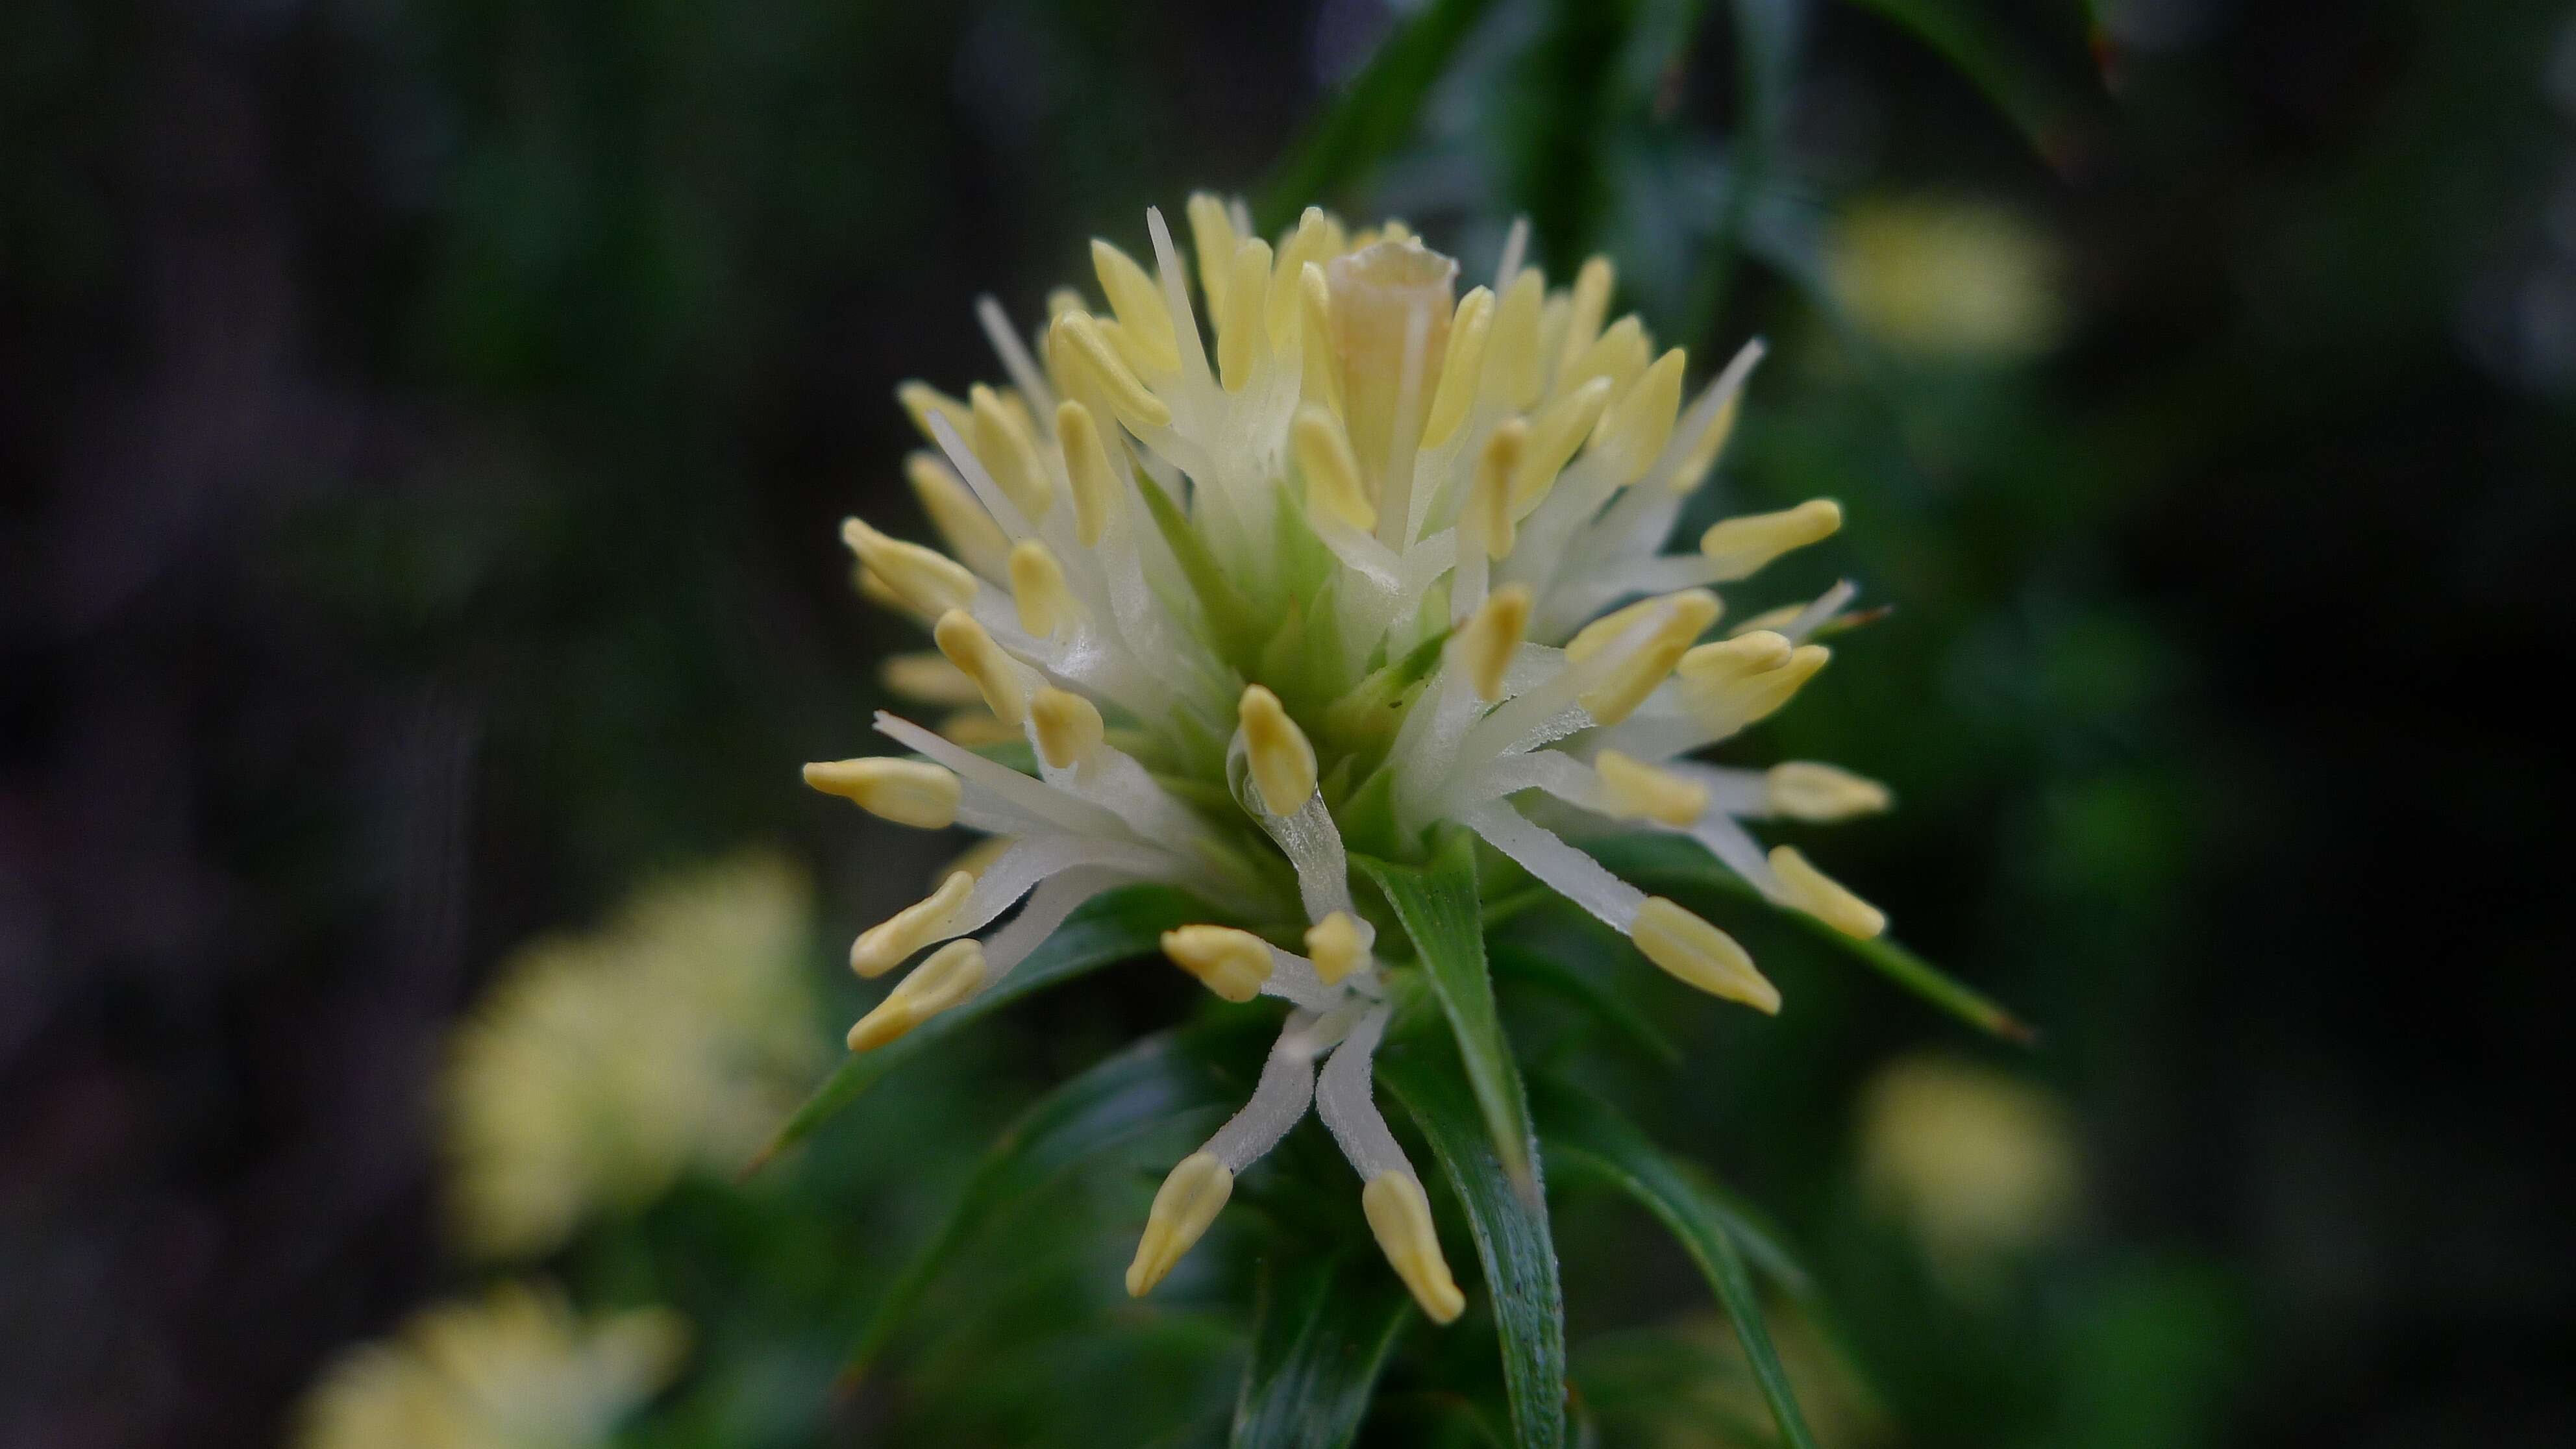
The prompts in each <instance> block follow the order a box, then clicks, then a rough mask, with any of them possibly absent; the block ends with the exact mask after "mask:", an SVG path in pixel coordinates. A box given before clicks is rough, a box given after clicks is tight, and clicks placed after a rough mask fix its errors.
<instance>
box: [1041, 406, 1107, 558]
mask: <svg viewBox="0 0 2576 1449" xmlns="http://www.w3.org/2000/svg"><path fill="white" fill-rule="evenodd" d="M1055 436H1056V441H1058V442H1059V443H1062V444H1063V445H1064V466H1065V473H1066V475H1067V477H1068V478H1069V480H1070V481H1071V482H1072V484H1073V529H1074V537H1075V538H1076V539H1078V540H1080V542H1081V544H1082V546H1083V547H1084V548H1090V547H1092V546H1093V545H1095V544H1097V543H1099V542H1100V536H1101V534H1103V533H1105V532H1107V531H1108V528H1109V520H1110V517H1111V515H1112V514H1113V513H1114V512H1115V511H1116V510H1117V507H1118V499H1119V496H1120V495H1119V490H1118V474H1117V472H1116V471H1115V470H1113V469H1112V468H1111V467H1110V466H1109V448H1108V445H1107V444H1106V443H1103V442H1102V441H1101V438H1100V422H1099V420H1098V419H1096V418H1094V417H1093V416H1092V415H1091V409H1089V408H1087V407H1084V406H1083V405H1082V404H1080V403H1078V402H1075V401H1073V400H1071V399H1069V398H1068V399H1066V400H1065V401H1063V402H1060V403H1058V404H1056V407H1055Z"/></svg>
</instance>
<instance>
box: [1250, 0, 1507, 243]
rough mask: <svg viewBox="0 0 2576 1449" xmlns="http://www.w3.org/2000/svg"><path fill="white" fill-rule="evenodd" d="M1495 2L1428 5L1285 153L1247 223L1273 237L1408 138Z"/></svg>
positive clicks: (1443, 0)
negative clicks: (1431, 94)
mask: <svg viewBox="0 0 2576 1449" xmlns="http://www.w3.org/2000/svg"><path fill="white" fill-rule="evenodd" d="M1492 7H1493V0H1431V3H1430V4H1428V5H1425V6H1423V7H1422V9H1421V11H1420V12H1419V13H1417V14H1416V15H1414V17H1413V18H1412V19H1410V20H1408V21H1405V22H1404V24H1403V28H1402V29H1400V30H1398V31H1396V32H1395V33H1394V34H1393V35H1390V36H1388V37H1387V38H1386V40H1385V42H1384V43H1382V44H1381V45H1379V46H1378V49H1377V54H1376V55H1374V56H1371V57H1370V58H1369V62H1368V65H1367V66H1366V67H1365V68H1363V69H1362V70H1361V71H1360V73H1359V75H1358V77H1357V78H1356V79H1354V80H1353V81H1352V82H1351V83H1350V85H1349V86H1347V87H1345V88H1344V89H1343V91H1342V94H1341V95H1340V96H1339V97H1338V98H1336V99H1335V100H1334V101H1333V103H1332V105H1331V106H1330V107H1329V108H1328V109H1327V110H1326V111H1325V112H1324V114H1323V115H1322V116H1321V117H1320V118H1319V119H1317V120H1316V122H1315V124H1314V125H1313V126H1312V127H1311V128H1310V129H1308V131H1307V132H1306V134H1305V135H1304V136H1303V137H1301V138H1300V139H1299V140H1298V141H1297V143H1296V144H1295V145H1294V146H1293V147H1291V148H1290V150H1289V152H1288V156H1287V159H1286V160H1285V161H1283V162H1281V163H1280V165H1279V168H1278V170H1277V171H1275V172H1274V173H1272V176H1271V179H1270V183H1269V184H1268V185H1267V186H1265V187H1263V188H1262V191H1261V196H1260V198H1259V200H1258V201H1257V203H1256V204H1255V207H1254V211H1253V223H1254V225H1255V226H1257V227H1259V228H1260V230H1261V231H1262V232H1264V233H1275V232H1277V231H1278V230H1279V229H1280V228H1282V227H1284V226H1286V225H1287V224H1288V223H1289V222H1291V221H1294V220H1296V218H1297V213H1298V211H1299V210H1300V209H1302V208H1304V207H1305V206H1307V205H1309V204H1310V203H1315V202H1320V201H1322V200H1323V199H1324V198H1325V197H1326V196H1328V195H1331V194H1332V193H1333V192H1335V191H1337V190H1339V189H1341V188H1343V187H1346V186H1349V185H1350V184H1352V183H1353V182H1354V181H1356V180H1357V179H1358V178H1359V177H1360V176H1361V175H1362V174H1364V173H1365V172H1366V171H1367V170H1368V168H1369V167H1371V166H1373V165H1375V164H1376V163H1377V162H1378V161H1379V160H1381V159H1382V158H1384V157H1385V156H1386V155H1387V153H1388V152H1390V151H1393V150H1394V149H1395V148H1396V147H1397V146H1399V145H1402V144H1403V143H1404V141H1405V139H1406V138H1407V137H1408V136H1410V135H1411V134H1412V131H1413V118H1414V116H1415V114H1416V113H1417V112H1419V111H1420V110H1421V109H1422V98H1423V97H1424V96H1425V95H1426V94H1428V93H1429V92H1430V90H1431V86H1432V83H1433V82H1434V81H1437V80H1438V79H1440V73H1441V72H1442V71H1444V70H1446V69H1448V66H1449V58H1450V57H1451V56H1452V55H1454V54H1456V53H1457V50H1458V46H1459V44H1460V43H1461V42H1463V41H1465V40H1466V38H1467V35H1468V32H1470V31H1472V30H1474V29H1475V28H1476V22H1477V21H1479V20H1482V19H1484V18H1485V12H1486V11H1487V10H1489V9H1491V8H1492Z"/></svg>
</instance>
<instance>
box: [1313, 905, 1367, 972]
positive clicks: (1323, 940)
mask: <svg viewBox="0 0 2576 1449" xmlns="http://www.w3.org/2000/svg"><path fill="white" fill-rule="evenodd" d="M1306 956H1307V959H1309V960H1311V961H1313V962H1314V963H1315V974H1316V975H1317V976H1319V977H1321V978H1323V982H1324V984H1325V985H1326V986H1338V985H1340V984H1341V982H1342V978H1343V977H1345V976H1348V975H1350V974H1351V973H1352V972H1354V971H1357V970H1358V969H1360V968H1361V967H1363V966H1365V965H1367V964H1368V959H1369V948H1368V941H1367V939H1366V938H1365V937H1363V936H1362V935H1361V934H1360V923H1359V922H1358V921H1357V920H1356V919H1354V918H1353V917H1352V915H1351V913H1350V912H1348V911H1335V912H1333V913H1332V914H1331V915H1328V916H1326V917H1324V918H1323V919H1322V920H1320V921H1317V922H1316V923H1315V924H1313V925H1311V926H1308V927H1307V928H1306Z"/></svg>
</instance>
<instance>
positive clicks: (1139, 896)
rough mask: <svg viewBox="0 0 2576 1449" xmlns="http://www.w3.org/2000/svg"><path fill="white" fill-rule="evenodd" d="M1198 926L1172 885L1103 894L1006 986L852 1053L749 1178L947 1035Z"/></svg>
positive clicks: (1195, 908) (1189, 904)
mask: <svg viewBox="0 0 2576 1449" xmlns="http://www.w3.org/2000/svg"><path fill="white" fill-rule="evenodd" d="M1194 919H1197V920H1204V919H1206V910H1205V908H1204V907H1202V906H1199V905H1197V904H1195V903H1194V902H1193V901H1192V900H1191V898H1190V897H1189V896H1187V895H1185V894H1183V893H1182V892H1180V891H1177V890H1173V889H1172V888H1170V887H1168V886H1128V887H1124V888H1122V889H1119V890H1115V891H1109V892H1106V893H1104V894H1103V895H1101V896H1100V897H1098V898H1097V899H1095V900H1093V901H1091V902H1090V903H1089V904H1087V905H1085V906H1084V907H1083V908H1082V909H1081V910H1078V911H1076V912H1074V914H1073V918H1072V919H1071V920H1068V921H1066V922H1065V923H1064V924H1063V925H1062V926H1060V927H1058V928H1057V930H1056V933H1055V934H1054V935H1052V936H1049V937H1048V938H1047V940H1046V944H1044V945H1042V946H1040V947H1038V949H1037V950H1036V951H1035V952H1034V953H1032V954H1031V955H1030V957H1029V959H1027V960H1026V961H1023V962H1021V963H1020V966H1019V969H1018V970H1016V971H1013V972H1012V973H1011V975H1010V979H1008V980H1006V981H1004V982H1003V983H1002V984H1001V985H999V986H996V987H994V988H993V989H992V990H990V991H987V992H985V993H984V994H983V995H981V996H978V997H976V998H975V999H974V1000H972V1001H969V1002H967V1003H966V1004H965V1005H963V1006H960V1007H957V1008H956V1009H954V1010H952V1011H945V1012H942V1013H940V1014H939V1015H937V1016H935V1017H932V1018H931V1019H930V1020H928V1021H926V1022H924V1023H922V1024H921V1025H920V1026H918V1027H915V1028H914V1029H913V1030H912V1032H911V1034H909V1035H907V1036H905V1037H904V1038H903V1039H902V1040H900V1041H897V1042H894V1043H892V1044H890V1045H887V1046H883V1047H879V1048H878V1049H877V1050H875V1051H872V1052H859V1053H855V1054H853V1055H852V1056H851V1057H850V1058H849V1059H848V1060H846V1061H844V1062H842V1063H841V1065H840V1066H839V1067H838V1068H836V1069H834V1071H833V1072H832V1075H831V1076H829V1077H827V1078H825V1079H824V1082H823V1085H822V1086H820V1087H818V1088H816V1089H815V1092H814V1095H813V1096H811V1097H809V1098H807V1099H806V1100H805V1105H803V1106H801V1107H799V1108H797V1109H796V1113H795V1115H794V1116H792V1117H789V1118H788V1119H787V1122H786V1125H784V1126H782V1127H780V1128H779V1129H778V1135H777V1136H776V1137H774V1138H772V1139H771V1140H770V1143H769V1146H768V1147H767V1148H765V1149H763V1150H762V1152H761V1154H760V1157H759V1158H758V1160H756V1161H754V1162H753V1163H752V1165H751V1167H749V1168H745V1169H744V1171H745V1173H746V1174H748V1173H749V1172H752V1171H754V1170H757V1169H758V1168H759V1166H760V1165H761V1163H764V1162H767V1161H768V1160H769V1159H770V1158H772V1157H775V1156H777V1155H778V1154H779V1153H781V1152H784V1151H786V1150H787V1149H788V1148H790V1147H793V1146H795V1145H796V1144H797V1143H799V1142H801V1141H803V1140H805V1138H807V1137H809V1136H811V1135H813V1132H814V1129H815V1128H817V1127H820V1126H822V1125H823V1124H824V1123H825V1122H828V1121H830V1120H831V1119H832V1118H833V1117H834V1116H835V1115H837V1114H838V1113H839V1112H840V1110H841V1109H842V1108H844V1107H847V1106H849V1105H850V1104H851V1103H852V1102H854V1101H857V1100H858V1098H859V1096H860V1095H861V1094H862V1093H864V1092H866V1091H867V1090H868V1089H869V1088H870V1087H873V1086H875V1085H876V1084H877V1083H878V1082H881V1081H883V1080H885V1078H886V1075H887V1074H888V1073H890V1072H892V1071H894V1069H895V1068H897V1067H900V1066H902V1065H903V1064H904V1063H905V1062H908V1061H910V1060H912V1059H913V1058H914V1057H915V1056H917V1055H919V1054H920V1053H922V1052H924V1051H927V1050H929V1049H930V1048H931V1047H932V1046H933V1045H935V1044H936V1043H937V1042H938V1041H940V1039H942V1038H943V1037H946V1036H947V1035H948V1034H949V1033H951V1032H954V1031H956V1030H958V1029H960V1028H962V1027H964V1026H966V1025H968V1024H969V1023H972V1022H974V1021H977V1020H980V1019H981V1018H983V1017H986V1016H989V1015H991V1014H992V1013H993V1012H996V1011H999V1010H1001V1009H1002V1008H1003V1007H1005V1006H1008V1005H1010V1004H1011V1003H1012V1002H1015V1001H1018V1000H1019V999H1021V998H1022V997H1025V996H1029V995H1032V994H1034V993H1036V992H1039V991H1044V990H1045V989H1047V988H1048V987H1050V986H1056V985H1060V984H1062V983H1064V982H1067V981H1070V980H1072V979H1073V978H1075V977H1077V976H1081V975H1085V974H1087V973H1089V972H1092V971H1097V970H1099V969H1100V968H1101V967H1103V966H1114V965H1116V964H1117V963H1119V962H1121V961H1125V960H1128V959H1130V958H1132V957H1136V956H1144V955H1148V954H1151V953H1152V952H1153V951H1155V950H1157V949H1158V948H1159V943H1160V941H1161V939H1162V934H1163V932H1165V931H1168V930H1170V929H1172V928H1173V927H1175V926H1181V925H1186V924H1188V923H1189V922H1190V921H1192V920H1194Z"/></svg>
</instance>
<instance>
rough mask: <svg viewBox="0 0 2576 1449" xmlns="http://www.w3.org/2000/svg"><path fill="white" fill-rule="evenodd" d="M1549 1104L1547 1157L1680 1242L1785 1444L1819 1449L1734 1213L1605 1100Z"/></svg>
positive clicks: (1569, 1093)
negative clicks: (1596, 1182) (1713, 1296)
mask: <svg viewBox="0 0 2576 1449" xmlns="http://www.w3.org/2000/svg"><path fill="white" fill-rule="evenodd" d="M1550 1105H1551V1106H1552V1107H1553V1108H1555V1109H1556V1110H1557V1113H1558V1114H1559V1115H1558V1116H1557V1120H1556V1122H1555V1124H1554V1125H1555V1131H1554V1132H1552V1133H1551V1135H1550V1137H1549V1139H1548V1152H1549V1155H1550V1156H1551V1157H1553V1158H1554V1159H1555V1160H1556V1161H1557V1163H1558V1164H1559V1165H1560V1166H1561V1167H1563V1168H1565V1169H1566V1170H1568V1171H1571V1172H1575V1173H1580V1174H1584V1175H1589V1176H1594V1177H1598V1178H1599V1179H1601V1180H1602V1181H1604V1182H1607V1183H1609V1184H1611V1185H1612V1186H1615V1187H1617V1188H1618V1189H1620V1190H1621V1191H1622V1192H1625V1193H1627V1194H1628V1195H1629V1196H1630V1197H1632V1198H1635V1199H1636V1200H1637V1202H1638V1204H1639V1205H1640V1206H1642V1207H1643V1208H1645V1209H1646V1211H1648V1212H1650V1213H1653V1214H1654V1215H1655V1217H1656V1218H1657V1219H1658V1220H1659V1221H1661V1222H1662V1223H1663V1225H1664V1226H1665V1228H1666V1229H1668V1230H1669V1231H1670V1232H1671V1233H1672V1235H1673V1236H1674V1237H1675V1238H1677V1239H1679V1240H1680V1241H1681V1245H1682V1247H1683V1248H1684V1249H1685V1250H1687V1251H1688V1252H1689V1253H1690V1255H1691V1259H1692V1261H1694V1262H1696V1263H1698V1264H1699V1269H1700V1272H1701V1273H1703V1274H1705V1275H1707V1278H1708V1282H1709V1286H1710V1287H1711V1288H1713V1289H1715V1290H1716V1291H1717V1297H1718V1301H1719V1302H1721V1303H1723V1304H1724V1305H1725V1306H1726V1316H1727V1318H1728V1319H1729V1320H1730V1321H1732V1322H1733V1323H1734V1325H1735V1336H1736V1339H1737V1340H1738V1341H1739V1342H1741V1343H1742V1344H1743V1345H1744V1356H1745V1359H1746V1361H1747V1362H1749V1363H1751V1364H1752V1365H1753V1378H1754V1381H1755V1382H1756V1383H1757V1384H1759V1385H1760V1386H1761V1388H1762V1397H1763V1399H1764V1401H1765V1402H1767V1403H1769V1404H1770V1406H1771V1417H1772V1419H1773V1420H1774V1421H1775V1422H1776V1423H1777V1424H1778V1425H1779V1426H1780V1439H1781V1442H1782V1443H1784V1444H1788V1445H1790V1446H1793V1449H1815V1442H1816V1441H1815V1437H1814V1435H1812V1434H1811V1433H1810V1432H1809V1431H1808V1429H1807V1420H1806V1416H1805V1415H1803V1414H1801V1413H1799V1412H1798V1400H1797V1396H1796V1395H1795V1394H1794V1393H1792V1392H1791V1391H1790V1388H1789V1374H1788V1371H1787V1370H1786V1369H1783V1368H1782V1367H1781V1366H1780V1353H1779V1350H1778V1349H1776V1348H1774V1347H1772V1344H1771V1330H1770V1329H1769V1328H1767V1327H1765V1326H1764V1324H1763V1321H1762V1302H1761V1299H1760V1298H1759V1297H1758V1296H1757V1295H1756V1294H1755V1293H1754V1290H1753V1278H1752V1275H1751V1274H1749V1273H1747V1272H1746V1271H1745V1270H1744V1255H1743V1253H1742V1251H1741V1250H1739V1249H1738V1247H1737V1246H1736V1242H1737V1236H1738V1231H1739V1230H1738V1227H1737V1225H1736V1222H1735V1221H1734V1218H1733V1215H1732V1214H1730V1213H1729V1212H1727V1211H1726V1210H1725V1208H1724V1207H1723V1206H1722V1205H1721V1204H1720V1203H1719V1202H1718V1201H1717V1200H1716V1199H1715V1198H1714V1197H1713V1196H1712V1195H1711V1194H1710V1193H1709V1192H1708V1191H1707V1189H1706V1187H1705V1185H1704V1184H1703V1183H1701V1182H1700V1181H1699V1180H1698V1178H1697V1176H1696V1175H1695V1174H1692V1173H1690V1172H1688V1171H1686V1170H1685V1169H1684V1168H1683V1167H1682V1165H1681V1164H1679V1163H1677V1162H1675V1161H1674V1160H1673V1159H1672V1158H1670V1157H1667V1156H1666V1155H1665V1154H1664V1152H1663V1150H1662V1149H1660V1148H1658V1147H1656V1146H1655V1145H1654V1144H1653V1143H1651V1142H1649V1141H1647V1140H1646V1137H1645V1134H1644V1133H1641V1132H1639V1131H1638V1130H1637V1129H1636V1128H1635V1127H1633V1126H1631V1125H1629V1123H1628V1121H1627V1120H1626V1119H1625V1118H1623V1117H1621V1116H1619V1115H1618V1114H1617V1113H1616V1112H1613V1111H1611V1110H1610V1109H1609V1108H1608V1107H1606V1106H1604V1105H1602V1104H1601V1103H1600V1102H1598V1101H1593V1100H1590V1099H1587V1098H1584V1097H1582V1096H1581V1095H1580V1094H1578V1093H1576V1092H1574V1091H1573V1090H1571V1089H1567V1090H1564V1091H1561V1092H1558V1093H1554V1094H1552V1100H1551V1102H1550Z"/></svg>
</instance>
